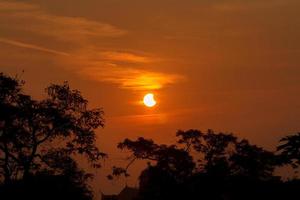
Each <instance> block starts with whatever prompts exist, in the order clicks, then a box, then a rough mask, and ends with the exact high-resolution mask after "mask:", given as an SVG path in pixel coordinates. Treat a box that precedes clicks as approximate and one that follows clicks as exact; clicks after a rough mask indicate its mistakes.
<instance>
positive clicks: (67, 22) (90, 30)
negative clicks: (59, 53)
mask: <svg viewBox="0 0 300 200" xmlns="http://www.w3.org/2000/svg"><path fill="white" fill-rule="evenodd" d="M0 11H1V12H0V23H1V24H2V26H4V27H5V28H7V29H11V30H12V31H13V30H19V31H30V32H32V33H34V34H39V35H42V36H48V37H49V36H50V37H53V38H54V39H60V40H64V41H66V40H67V41H69V40H76V41H77V42H79V41H78V39H81V40H83V39H88V38H89V37H119V36H122V35H124V34H126V33H127V31H125V30H122V29H120V28H117V27H116V26H114V25H111V24H108V23H103V22H98V21H93V20H90V19H86V18H84V17H70V16H60V15H54V14H51V13H48V12H45V11H43V10H42V9H41V8H40V7H38V6H36V5H33V4H29V3H19V2H11V1H1V0H0Z"/></svg>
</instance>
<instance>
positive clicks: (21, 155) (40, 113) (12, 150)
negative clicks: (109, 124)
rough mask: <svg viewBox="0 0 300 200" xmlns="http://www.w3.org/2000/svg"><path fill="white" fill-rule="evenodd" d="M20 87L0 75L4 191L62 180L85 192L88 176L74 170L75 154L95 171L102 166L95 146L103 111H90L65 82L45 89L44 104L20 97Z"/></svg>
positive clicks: (14, 80) (0, 154)
mask: <svg viewBox="0 0 300 200" xmlns="http://www.w3.org/2000/svg"><path fill="white" fill-rule="evenodd" d="M23 86H24V82H23V81H20V80H18V79H17V78H11V77H9V76H6V75H4V74H2V73H1V74H0V110H1V112H0V113H1V114H0V181H3V184H4V186H3V187H10V186H13V187H11V188H18V187H19V186H20V185H22V184H23V183H26V184H27V183H28V184H29V185H30V184H31V183H34V184H35V183H36V181H38V182H39V181H41V182H42V183H44V181H45V180H46V179H48V178H49V179H51V180H53V181H54V182H55V181H58V180H59V179H61V178H62V177H64V178H68V179H69V178H72V179H69V182H70V183H72V184H75V185H76V186H80V187H81V188H86V186H85V185H84V183H85V182H86V180H87V178H86V177H90V175H88V174H85V173H84V172H83V171H80V170H79V169H78V168H77V164H76V162H75V160H74V156H75V155H83V156H84V157H86V158H87V159H88V161H89V162H90V164H91V165H92V166H93V167H96V168H98V167H100V161H101V159H102V158H103V157H105V156H106V154H104V153H102V152H101V151H99V149H98V148H97V147H96V144H95V140H96V135H95V129H96V128H98V127H103V126H104V120H103V111H102V110H101V109H88V108H87V106H88V101H87V100H86V99H84V98H83V97H82V95H81V93H80V92H79V91H77V90H72V89H70V87H69V85H68V83H67V82H65V83H64V84H63V85H55V84H52V85H50V86H49V87H47V88H46V94H47V97H46V98H45V99H44V100H34V99H32V97H31V96H29V95H26V94H24V93H23V91H22V88H23ZM41 173H42V174H43V175H42V176H41V175H40V174H41ZM75 175H77V177H76V178H74V176H75ZM27 179H28V180H27ZM76 179H77V180H76ZM70 180H71V181H70ZM32 181H33V182H32ZM58 182H59V181H58ZM58 182H57V183H58ZM65 183H67V182H65ZM80 184H82V185H80ZM23 185H24V184H23ZM15 186H16V187H15ZM25 187H27V186H25Z"/></svg>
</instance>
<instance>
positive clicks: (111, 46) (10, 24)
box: [0, 0, 300, 192]
mask: <svg viewBox="0 0 300 200" xmlns="http://www.w3.org/2000/svg"><path fill="white" fill-rule="evenodd" d="M299 9H300V1H299V0H64V1H62V0H26V1H25V0H19V1H8V0H5V1H3V0H0V60H1V63H0V71H3V72H5V73H8V74H10V75H16V74H18V75H19V76H20V77H21V78H22V79H24V80H26V91H27V92H29V93H30V94H33V95H34V96H35V97H37V98H41V97H43V95H44V93H43V92H44V88H45V87H46V86H47V85H49V84H50V83H62V82H63V81H64V80H68V81H69V83H70V85H71V86H72V87H73V88H76V89H79V90H80V91H82V93H83V95H84V96H85V97H86V98H87V99H89V100H90V103H91V106H92V107H103V108H104V111H105V113H106V114H105V119H106V127H105V128H104V129H103V130H99V131H98V132H97V133H99V142H98V143H99V147H100V148H101V149H102V150H103V151H106V152H108V153H109V154H110V160H107V161H106V162H105V164H104V167H103V169H102V170H101V171H100V172H97V177H96V179H95V182H96V183H97V184H96V183H95V185H97V186H96V187H95V188H96V190H98V188H99V187H101V188H102V190H103V191H104V192H113V191H118V189H119V188H118V187H119V186H120V185H122V184H124V182H122V181H120V182H116V183H110V182H108V181H106V180H105V179H104V176H105V175H106V172H107V171H108V170H109V169H110V167H111V165H112V164H114V163H118V162H119V163H122V157H123V156H124V154H121V153H120V152H119V151H118V150H117V149H116V147H115V146H116V144H117V143H118V142H119V141H121V140H123V139H124V138H126V137H129V138H136V137H138V136H143V137H146V138H150V137H151V138H153V139H154V140H156V141H157V142H161V143H162V142H164V143H169V142H173V141H174V140H175V138H174V134H175V132H176V130H177V129H189V128H197V129H201V130H206V129H208V128H212V129H215V130H217V131H227V132H233V133H235V134H236V135H238V136H240V137H244V138H247V139H249V140H250V141H251V142H253V143H256V144H259V145H263V146H264V147H266V148H268V149H271V150H273V149H274V147H275V145H276V143H277V141H278V140H279V138H280V137H282V136H283V135H286V134H291V133H294V132H296V131H297V130H300V123H299V116H300V101H299V98H300V66H299V65H300V37H299V36H300V15H299ZM22 70H24V73H22ZM147 92H153V93H154V94H155V95H156V100H157V102H158V105H157V106H156V107H154V108H151V109H149V108H146V107H145V106H143V105H142V104H141V102H140V101H141V100H142V98H143V96H144V95H145V94H146V93H147ZM112 160H113V161H112ZM135 168H138V167H135ZM134 170H135V169H134ZM136 176H137V173H133V176H132V178H130V179H129V180H128V182H129V183H130V184H131V185H134V184H136V183H137V181H136Z"/></svg>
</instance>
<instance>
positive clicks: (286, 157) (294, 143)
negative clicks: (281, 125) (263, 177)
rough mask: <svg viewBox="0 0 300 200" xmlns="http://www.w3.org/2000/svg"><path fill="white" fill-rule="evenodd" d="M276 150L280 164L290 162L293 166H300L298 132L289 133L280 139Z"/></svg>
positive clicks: (299, 138) (299, 134)
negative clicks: (279, 157) (278, 153)
mask: <svg viewBox="0 0 300 200" xmlns="http://www.w3.org/2000/svg"><path fill="white" fill-rule="evenodd" d="M280 143H281V144H280V145H279V146H278V147H277V150H278V151H279V152H280V156H281V161H282V164H290V165H292V166H293V167H294V168H297V167H299V166H300V133H297V134H295V135H289V136H286V137H284V138H282V139H281V140H280Z"/></svg>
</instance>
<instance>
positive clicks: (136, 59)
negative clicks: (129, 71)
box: [100, 51, 153, 63]
mask: <svg viewBox="0 0 300 200" xmlns="http://www.w3.org/2000/svg"><path fill="white" fill-rule="evenodd" d="M100 55H101V56H102V57H103V58H104V59H106V60H110V61H119V62H129V63H150V62H152V61H153V59H152V58H149V57H147V56H141V55H137V54H134V53H128V52H114V51H106V52H101V53H100Z"/></svg>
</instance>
